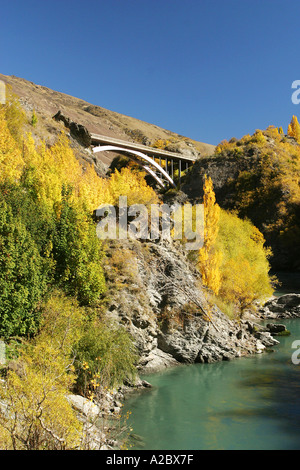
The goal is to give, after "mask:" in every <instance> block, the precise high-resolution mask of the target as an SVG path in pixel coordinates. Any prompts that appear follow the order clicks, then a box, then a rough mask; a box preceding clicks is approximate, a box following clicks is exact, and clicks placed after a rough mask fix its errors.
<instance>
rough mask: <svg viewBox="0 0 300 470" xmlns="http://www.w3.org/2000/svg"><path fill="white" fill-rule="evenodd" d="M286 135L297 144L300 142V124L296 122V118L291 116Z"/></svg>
mask: <svg viewBox="0 0 300 470" xmlns="http://www.w3.org/2000/svg"><path fill="white" fill-rule="evenodd" d="M287 133H288V135H289V136H290V137H294V139H296V140H297V142H300V124H299V122H298V118H297V116H293V117H292V120H291V122H290V124H289V125H288V131H287Z"/></svg>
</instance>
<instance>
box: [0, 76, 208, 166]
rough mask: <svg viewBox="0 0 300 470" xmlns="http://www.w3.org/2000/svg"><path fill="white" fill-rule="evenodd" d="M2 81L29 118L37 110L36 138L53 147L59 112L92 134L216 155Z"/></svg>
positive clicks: (148, 127)
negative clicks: (14, 95) (163, 143)
mask: <svg viewBox="0 0 300 470" xmlns="http://www.w3.org/2000/svg"><path fill="white" fill-rule="evenodd" d="M0 79H1V80H3V81H4V82H5V83H7V84H9V85H10V86H11V87H12V90H13V92H14V93H15V94H17V95H18V96H19V98H20V101H21V104H22V106H23V108H24V109H25V111H26V112H27V114H28V115H30V114H31V113H32V111H33V110H35V112H36V114H37V116H38V125H37V126H36V128H34V129H30V130H31V132H33V134H34V137H35V138H37V139H43V140H45V141H46V142H47V143H49V144H51V143H53V141H54V140H55V138H56V135H57V133H58V132H59V131H60V130H61V129H62V128H63V127H64V125H63V124H62V123H61V122H59V123H57V122H56V121H54V120H53V119H52V118H53V116H54V115H55V114H56V113H57V112H58V111H61V112H62V114H63V115H64V116H66V117H68V118H69V119H71V120H72V121H74V122H76V123H78V124H81V125H83V126H85V127H86V128H87V129H88V131H89V132H91V133H96V134H103V135H107V136H111V137H115V138H119V139H122V140H128V141H133V142H136V141H137V142H141V143H143V144H145V145H150V146H151V145H153V144H154V143H155V142H156V141H157V140H159V139H160V140H163V141H166V140H168V141H170V144H169V145H168V147H166V148H168V150H171V151H175V152H176V151H178V152H180V153H183V152H184V153H186V152H187V153H192V154H193V155H195V156H200V155H201V156H208V155H211V154H212V153H213V152H214V149H215V146H214V145H211V144H206V143H202V142H197V141H194V140H192V139H189V138H187V137H184V136H181V135H179V134H176V133H174V132H171V131H168V130H165V129H162V128H160V127H158V126H156V125H153V124H149V123H146V122H143V121H140V120H138V119H135V118H133V117H129V116H125V115H123V114H119V113H116V112H114V111H109V110H107V109H104V108H102V107H100V106H95V105H93V104H90V103H88V102H86V101H84V100H81V99H79V98H75V97H73V96H70V95H67V94H64V93H60V92H57V91H54V90H51V89H49V88H47V87H44V86H41V85H36V84H35V83H33V82H30V81H28V80H25V79H23V78H18V77H15V76H6V75H2V74H0ZM73 146H75V147H76V143H75V142H73ZM77 153H79V154H80V155H81V157H82V158H83V159H85V160H87V159H88V156H87V151H85V150H83V149H82V148H79V147H78V148H77ZM89 158H91V156H90V157H89ZM110 159H111V158H110ZM107 163H109V160H107ZM98 169H99V168H98Z"/></svg>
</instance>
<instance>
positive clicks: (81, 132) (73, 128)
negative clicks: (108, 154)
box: [53, 111, 91, 148]
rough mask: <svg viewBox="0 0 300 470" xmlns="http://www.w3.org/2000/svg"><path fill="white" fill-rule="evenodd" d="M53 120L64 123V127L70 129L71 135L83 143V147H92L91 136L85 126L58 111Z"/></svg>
mask: <svg viewBox="0 0 300 470" xmlns="http://www.w3.org/2000/svg"><path fill="white" fill-rule="evenodd" d="M53 119H55V120H56V121H62V122H63V123H64V125H65V126H66V127H67V128H68V129H70V132H71V135H72V136H73V137H75V138H76V139H77V140H78V141H79V142H80V143H81V145H83V146H84V147H86V148H88V147H90V145H91V135H90V133H89V131H88V130H87V128H86V127H85V126H83V125H82V124H77V122H74V121H72V120H71V119H70V118H68V117H66V116H64V115H63V114H62V112H61V111H58V112H57V113H56V114H55V115H54V116H53Z"/></svg>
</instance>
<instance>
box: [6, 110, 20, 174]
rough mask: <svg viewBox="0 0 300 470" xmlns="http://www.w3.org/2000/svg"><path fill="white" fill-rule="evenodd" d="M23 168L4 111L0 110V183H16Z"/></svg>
mask: <svg viewBox="0 0 300 470" xmlns="http://www.w3.org/2000/svg"><path fill="white" fill-rule="evenodd" d="M23 167H24V161H23V157H22V152H21V150H20V148H19V147H18V145H17V143H16V141H15V139H14V138H13V136H12V135H11V133H10V131H9V129H8V126H7V122H6V118H5V110H4V109H0V182H1V183H2V182H3V181H7V180H8V181H10V182H16V181H18V180H19V178H20V176H21V173H22V170H23Z"/></svg>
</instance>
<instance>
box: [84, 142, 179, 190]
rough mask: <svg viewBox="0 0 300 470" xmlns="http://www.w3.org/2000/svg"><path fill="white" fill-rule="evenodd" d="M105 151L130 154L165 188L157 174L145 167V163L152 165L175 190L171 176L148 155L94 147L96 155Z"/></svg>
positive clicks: (115, 148)
mask: <svg viewBox="0 0 300 470" xmlns="http://www.w3.org/2000/svg"><path fill="white" fill-rule="evenodd" d="M105 151H114V152H125V153H126V154H130V155H127V157H129V158H130V159H131V160H133V161H134V162H136V163H138V164H139V165H140V166H141V167H142V168H143V169H144V170H145V171H146V172H147V173H148V174H149V175H151V176H152V177H153V178H154V179H155V180H156V181H157V182H158V184H159V185H160V186H162V187H163V188H164V187H165V185H164V182H163V181H162V180H161V179H160V178H159V177H158V176H157V175H156V173H155V172H154V171H153V170H152V169H151V168H150V167H149V166H148V165H144V163H143V162H144V161H145V162H147V163H149V164H150V165H152V166H154V167H155V168H156V169H157V170H158V171H159V172H160V174H161V175H162V176H163V177H164V178H166V179H167V181H168V182H169V183H170V184H171V185H172V186H173V187H174V188H175V187H176V185H175V183H174V181H173V179H172V178H171V177H170V175H169V174H168V173H167V172H166V171H165V170H164V169H163V168H162V167H161V166H160V165H159V164H158V163H156V161H155V160H153V159H152V158H151V157H148V155H146V154H144V153H142V152H140V151H138V150H131V149H126V148H121V147H117V146H115V145H99V146H98V147H94V148H93V152H94V153H98V152H105ZM135 157H140V158H141V159H142V160H143V162H141V161H140V160H138V158H135Z"/></svg>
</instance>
